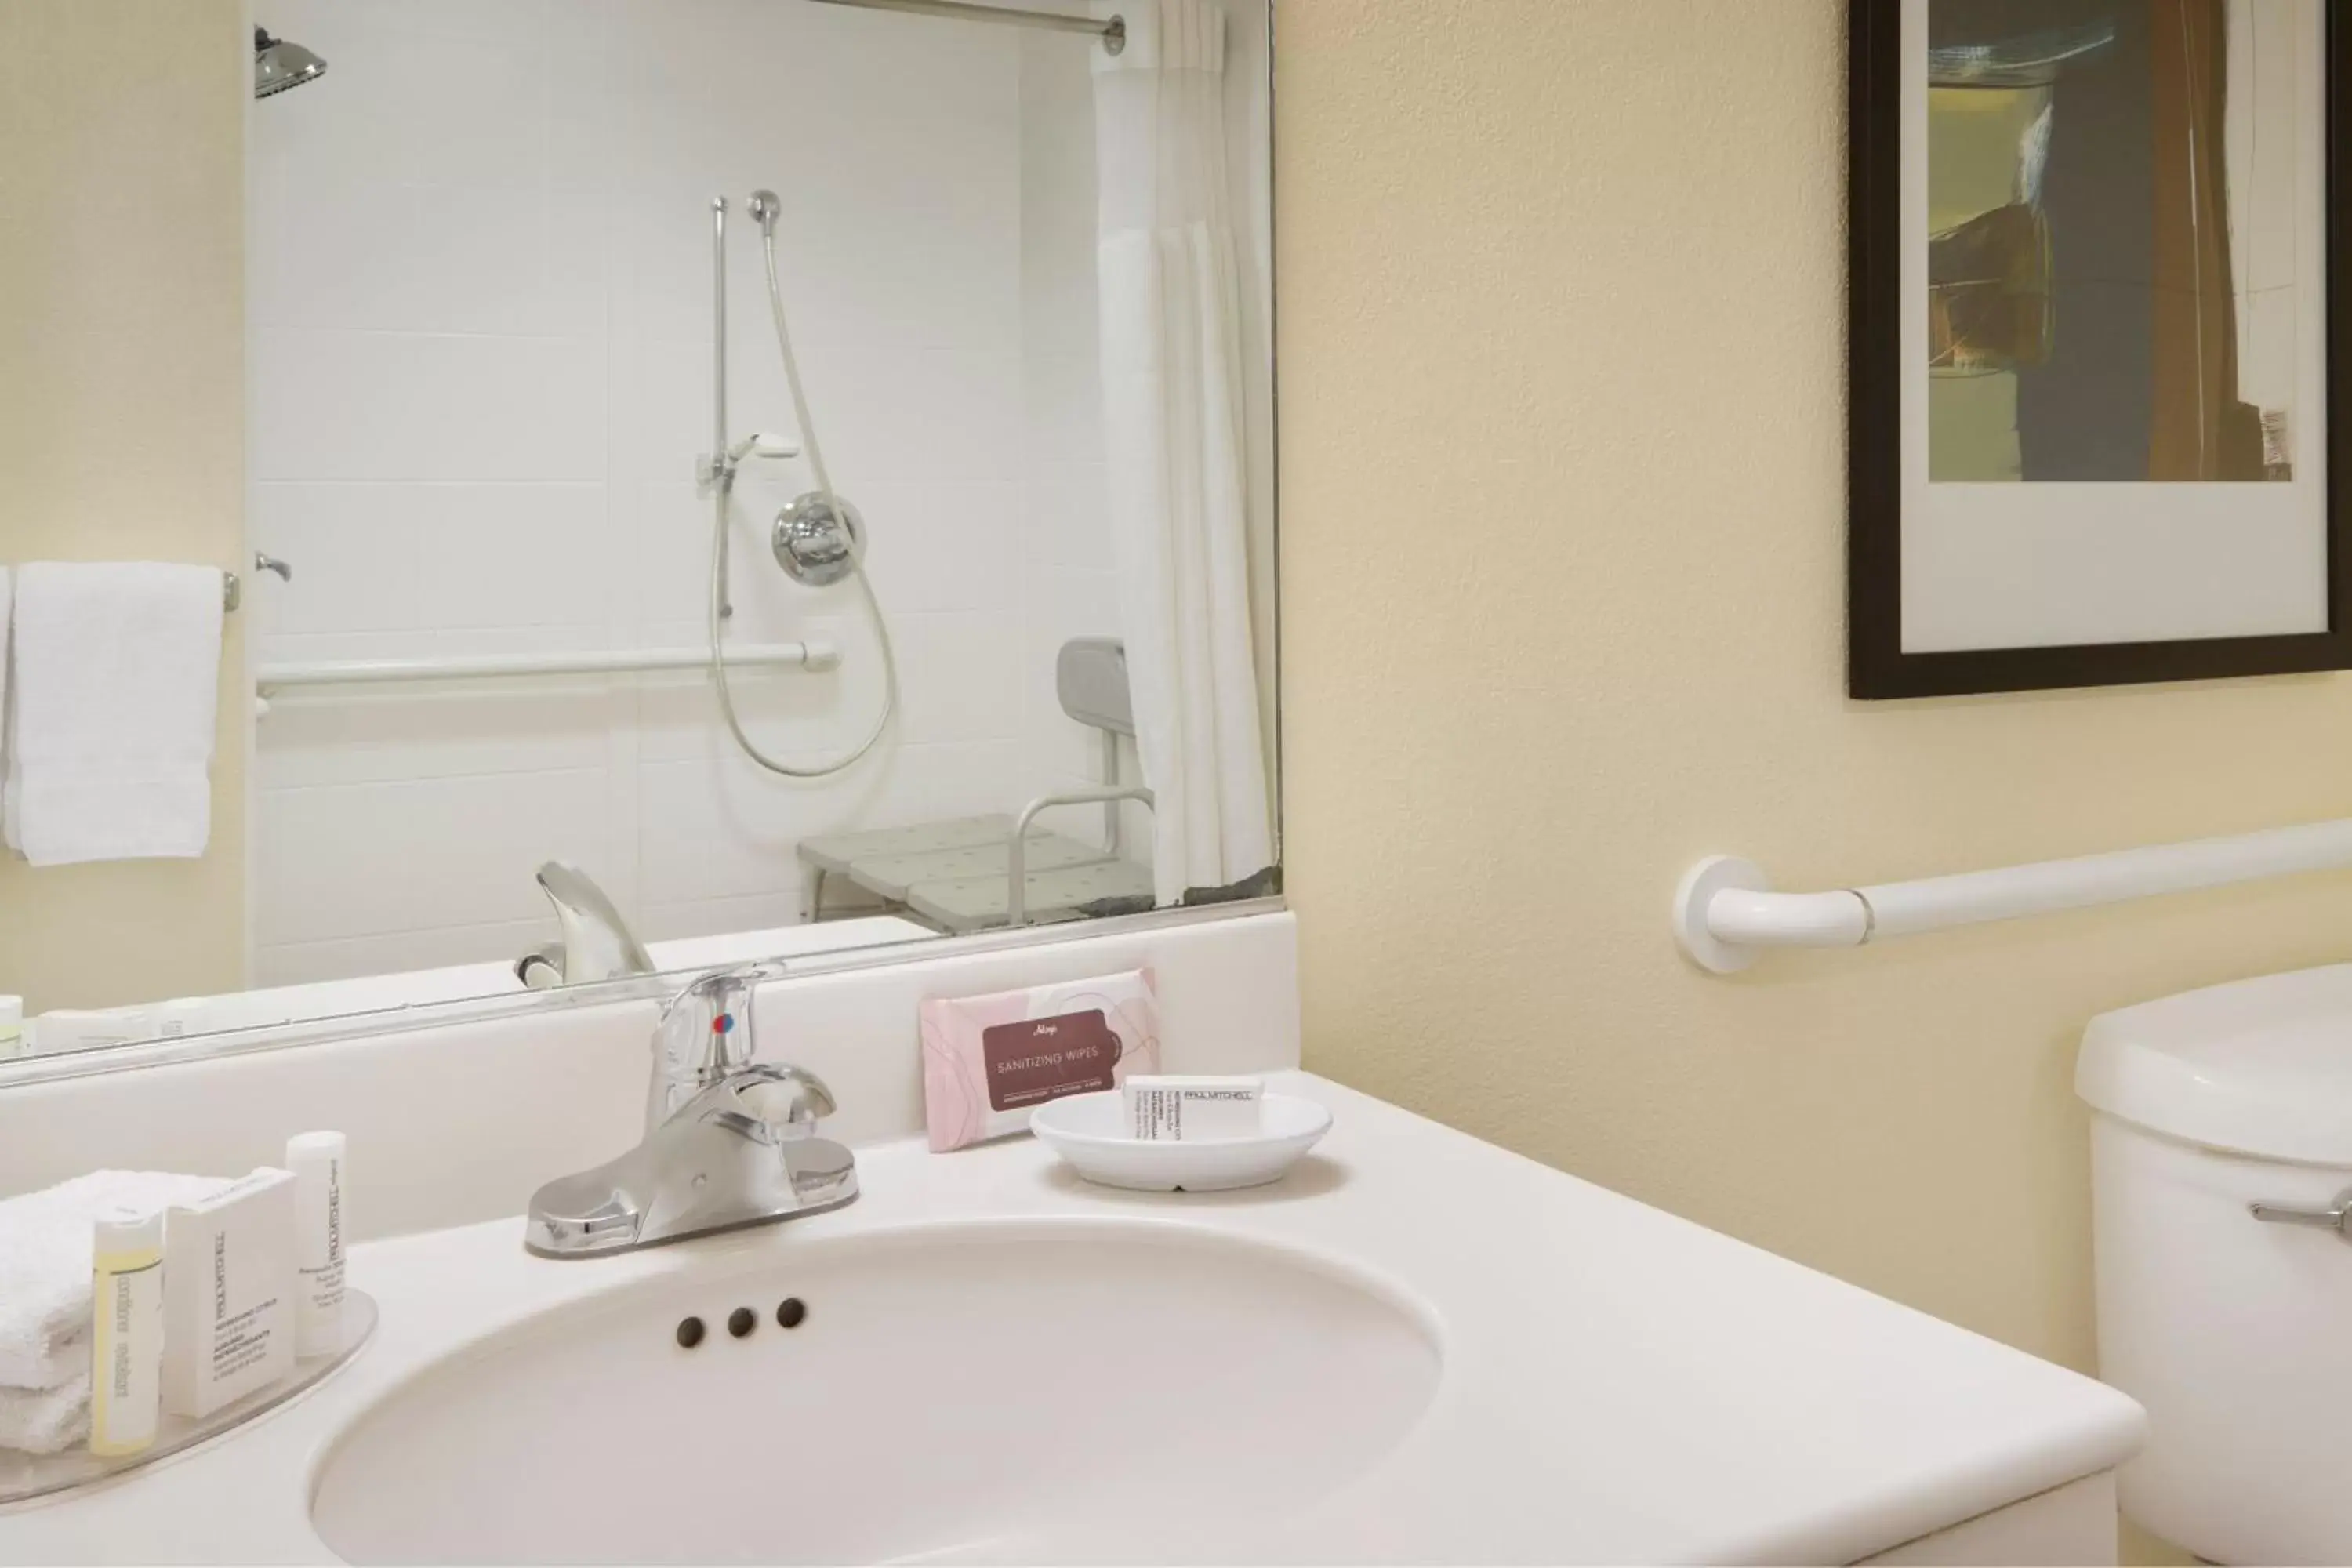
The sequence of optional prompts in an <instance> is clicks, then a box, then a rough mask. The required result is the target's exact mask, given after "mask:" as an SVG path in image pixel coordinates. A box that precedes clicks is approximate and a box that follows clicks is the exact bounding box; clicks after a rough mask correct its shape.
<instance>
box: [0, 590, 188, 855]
mask: <svg viewBox="0 0 2352 1568" xmlns="http://www.w3.org/2000/svg"><path fill="white" fill-rule="evenodd" d="M15 619H16V634H15V644H16V653H15V658H14V661H13V662H14V665H15V674H14V685H15V688H16V691H15V695H14V696H13V697H12V698H11V699H10V702H11V707H12V711H11V713H10V715H9V719H8V723H9V737H8V771H7V774H6V782H5V787H0V837H5V839H6V841H7V843H8V846H9V847H11V848H13V849H16V850H17V851H19V852H21V853H22V854H23V855H24V857H25V858H26V859H27V860H30V861H31V862H32V863H33V864H34V865H36V866H65V865H71V864H75V863H77V862H80V861H88V860H138V859H148V858H157V857H173V858H194V857H196V856H200V855H202V854H203V853H204V852H205V845H206V844H207V843H208V842H209V840H210V837H211V833H212V782H211V778H210V775H209V769H210V766H211V763H212V755H213V738H214V736H213V726H214V720H215V716H216V710H217V707H218V699H219V681H220V662H221V574H220V573H219V571H218V570H217V569H216V568H214V567H210V566H173V565H163V564H159V563H152V562H142V561H123V562H105V563H95V562H91V563H82V562H54V561H40V562H33V563H29V564H26V565H23V566H19V567H18V568H16V616H15Z"/></svg>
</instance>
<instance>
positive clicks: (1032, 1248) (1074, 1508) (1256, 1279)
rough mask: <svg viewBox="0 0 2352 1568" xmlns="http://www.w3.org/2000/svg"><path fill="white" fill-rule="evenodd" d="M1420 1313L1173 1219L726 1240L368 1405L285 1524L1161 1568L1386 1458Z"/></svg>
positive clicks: (1408, 1393) (716, 1554)
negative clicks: (306, 1513) (787, 1320)
mask: <svg viewBox="0 0 2352 1568" xmlns="http://www.w3.org/2000/svg"><path fill="white" fill-rule="evenodd" d="M780 1254H781V1255H782V1259H783V1260H780ZM547 1267H550V1268H596V1267H598V1265H595V1264H574V1263H564V1264H550V1265H547ZM787 1299H790V1300H797V1301H799V1302H800V1303H802V1304H803V1314H795V1315H800V1317H801V1321H800V1323H799V1326H798V1327H796V1328H793V1329H790V1330H787V1329H785V1328H783V1327H782V1326H780V1323H779V1321H778V1320H779V1308H780V1306H781V1305H782V1303H783V1302H784V1301H785V1300H787ZM739 1308H742V1309H748V1310H749V1311H750V1312H751V1314H752V1318H753V1321H754V1322H755V1324H756V1326H755V1327H754V1328H753V1329H752V1330H751V1332H750V1333H748V1334H747V1335H745V1336H744V1337H742V1338H740V1339H738V1338H736V1337H734V1336H733V1335H732V1334H731V1333H730V1329H729V1318H730V1314H733V1313H734V1312H735V1311H736V1310H737V1309H739ZM688 1317H695V1318H698V1319H699V1320H700V1321H701V1322H702V1324H703V1325H704V1330H705V1331H704V1333H703V1336H702V1338H701V1340H700V1342H699V1343H698V1344H696V1345H694V1346H693V1347H692V1348H687V1347H685V1346H683V1345H682V1344H681V1343H680V1340H681V1334H680V1324H681V1321H682V1320H684V1319H687V1318H688ZM1432 1321H1433V1320H1432V1318H1431V1316H1430V1314H1429V1313H1428V1312H1427V1311H1426V1310H1424V1309H1423V1308H1422V1307H1421V1306H1420V1305H1418V1304H1417V1303H1414V1302H1412V1301H1411V1300H1407V1299H1405V1298H1402V1296H1400V1295H1399V1294H1397V1293H1396V1292H1394V1291H1392V1290H1391V1289H1387V1288H1385V1287H1384V1286H1382V1285H1381V1283H1379V1282H1378V1281H1376V1280H1374V1279H1370V1277H1367V1276H1361V1275H1359V1274H1357V1273H1355V1272H1354V1271H1352V1270H1349V1269H1348V1268H1344V1267H1342V1266H1339V1265H1336V1264H1332V1263H1328V1262H1325V1261H1323V1260H1320V1259H1318V1258H1315V1257H1313V1256H1312V1255H1310V1254H1307V1253H1304V1252H1297V1251H1293V1250H1290V1249H1287V1248H1285V1247H1276V1246H1272V1245H1268V1244H1265V1243H1261V1242H1255V1241H1248V1240H1244V1239H1240V1238H1237V1237H1231V1236H1226V1235H1220V1234H1217V1233H1214V1232H1210V1231H1206V1230H1202V1229H1200V1228H1196V1227H1194V1226H1188V1225H1184V1224H1181V1223H1171V1222H1147V1221H1137V1222H1109V1223H1107V1222H1096V1221H1072V1222H1052V1221H1045V1222H1034V1221H1021V1222H1011V1223H1003V1224H994V1223H986V1222H970V1223H963V1224H955V1225H946V1226H919V1227H912V1228H908V1229H901V1230H897V1231H888V1232H882V1233H877V1234H871V1235H866V1236H859V1237H840V1238H836V1239H830V1240H824V1241H813V1242H811V1243H810V1244H808V1245H807V1246H805V1247H802V1248H798V1249H794V1248H790V1247H786V1248H781V1249H780V1248H778V1247H773V1246H769V1247H726V1246H723V1245H722V1246H721V1247H715V1248H711V1249H709V1251H708V1253H707V1254H706V1255H704V1256H699V1257H696V1258H694V1259H693V1262H692V1264H691V1265H690V1266H689V1267H688V1268H687V1269H685V1270H684V1271H682V1272H679V1273H676V1274H673V1275H672V1276H671V1277H668V1278H664V1279H654V1280H647V1281H644V1282H642V1283H641V1284H638V1285H635V1286H632V1287H629V1288H626V1289H621V1290H618V1291H615V1292H614V1293H612V1294H609V1295H605V1296H602V1297H599V1298H596V1299H594V1300H590V1301H584V1302H581V1303H578V1304H575V1305H572V1306H568V1307H564V1308H560V1309H557V1310H552V1311H550V1312H547V1313H544V1314H542V1315H541V1316H540V1317H538V1318H536V1319H533V1320H530V1321H526V1322H524V1323H522V1324H520V1325H519V1326H517V1327H516V1328H513V1329H510V1330H509V1331H506V1332H504V1333H502V1334H500V1335H499V1336H497V1337H495V1338H493V1339H490V1340H488V1341H487V1342H482V1343H480V1344H478V1345H477V1346H475V1347H473V1348H472V1349H470V1350H468V1351H466V1352H460V1353H458V1354H457V1355H455V1356H453V1357H451V1358H450V1359H448V1360H446V1361H443V1362H440V1363H435V1364H432V1365H429V1366H427V1367H426V1368H425V1370H423V1371H422V1372H420V1373H417V1374H415V1376H413V1377H411V1378H409V1379H407V1380H406V1381H405V1382H404V1383H402V1384H398V1385H395V1386H394V1389H393V1390H392V1391H391V1392H390V1393H389V1394H386V1395H385V1396H384V1397H383V1399H382V1400H381V1401H380V1402H379V1403H377V1404H376V1405H373V1407H371V1408H370V1409H368V1410H367V1411H365V1412H364V1413H362V1415H360V1416H359V1417H358V1418H357V1419H356V1420H355V1421H354V1422H353V1423H352V1425H351V1426H349V1427H348V1428H346V1430H345V1432H344V1434H343V1436H341V1439H340V1440H339V1441H338V1442H336V1443H335V1445H334V1446H333V1447H331V1450H330V1451H329V1453H328V1454H327V1456H326V1458H325V1460H324V1462H323V1463H322V1465H321V1467H320V1470H319V1473H318V1477H317V1480H316V1483H315V1486H314V1489H313V1493H312V1498H311V1517H312V1522H313V1524H314V1526H315V1527H316V1529H317V1530H318V1532H319V1534H320V1537H321V1538H322V1539H323V1540H324V1541H325V1542H326V1543H327V1545H328V1546H330V1547H331V1549H333V1550H334V1551H335V1552H337V1553H338V1554H339V1555H341V1557H343V1558H344V1559H345V1560H346V1561H349V1562H352V1563H446V1562H470V1563H489V1562H499V1563H538V1562H571V1563H604V1562H663V1561H690V1562H706V1563H716V1562H736V1563H803V1562H828V1563H856V1562H877V1561H889V1560H906V1559H920V1560H923V1561H928V1562H992V1561H1024V1562H1039V1561H1047V1560H1055V1559H1059V1560H1068V1561H1089V1562H1101V1561H1106V1560H1115V1559H1121V1558H1126V1559H1133V1558H1138V1557H1145V1556H1150V1557H1155V1558H1160V1559H1165V1558H1168V1557H1170V1556H1172V1555H1181V1554H1182V1547H1181V1542H1183V1541H1184V1540H1185V1539H1186V1537H1187V1535H1188V1533H1197V1534H1198V1536H1199V1538H1200V1539H1201V1540H1202V1541H1203V1542H1208V1541H1210V1540H1212V1539H1213V1540H1216V1541H1222V1542H1231V1541H1233V1540H1234V1538H1235V1535H1236V1531H1237V1528H1238V1529H1240V1530H1244V1531H1245V1530H1246V1528H1247V1526H1248V1523H1249V1521H1251V1520H1253V1519H1258V1520H1265V1521H1275V1520H1279V1519H1281V1518H1283V1517H1285V1516H1286V1515H1289V1514H1293V1513H1296V1512H1297V1511H1299V1510H1304V1509H1305V1508H1307V1507H1308V1506H1310V1505H1311V1504H1313V1503H1314V1502H1315V1501H1317V1500H1318V1499H1321V1498H1324V1497H1328V1495H1329V1494H1330V1493H1331V1492H1332V1491H1334V1490H1336V1489H1339V1487H1341V1486H1343V1485H1345V1484H1346V1483H1347V1482H1349V1480H1351V1479H1355V1478H1357V1477H1359V1476H1360V1475H1362V1474H1363V1473H1364V1472H1365V1471H1366V1470H1367V1469H1368V1468H1370V1467H1371V1466H1372V1465H1374V1464H1376V1463H1377V1462H1379V1461H1380V1460H1381V1458H1383V1457H1384V1456H1385V1455H1387V1454H1389V1453H1391V1451H1392V1450H1393V1449H1394V1448H1395V1447H1397V1445H1398V1444H1399V1443H1400V1442H1402V1439H1403V1438H1404V1437H1405V1436H1406V1435H1407V1433H1408V1432H1410V1431H1411V1430H1412V1427H1413V1426H1414V1424H1415V1422H1416V1421H1417V1420H1418V1419H1419V1417H1420V1416H1421V1415H1422V1413H1423V1411H1424V1410H1425V1409H1426V1408H1427V1407H1428V1405H1429V1404H1430V1402H1431V1400H1432V1398H1433V1395H1434V1394H1435V1391H1436V1389H1437V1386H1438V1378H1439V1353H1438V1346H1437V1339H1436V1334H1435V1331H1434V1330H1433V1327H1432V1326H1431V1323H1432ZM688 1337H690V1336H688Z"/></svg>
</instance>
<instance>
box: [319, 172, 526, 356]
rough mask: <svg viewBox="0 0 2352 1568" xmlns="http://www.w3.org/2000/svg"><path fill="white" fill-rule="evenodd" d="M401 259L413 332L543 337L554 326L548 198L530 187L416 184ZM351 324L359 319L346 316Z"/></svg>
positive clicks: (407, 323) (408, 321)
mask: <svg viewBox="0 0 2352 1568" xmlns="http://www.w3.org/2000/svg"><path fill="white" fill-rule="evenodd" d="M410 196H411V200H412V202H413V203H414V208H415V214H414V218H413V224H412V232H411V235H410V237H409V240H408V244H407V247H406V251H405V254H404V256H403V257H402V258H401V261H402V269H403V271H404V274H405V276H406V279H407V282H408V288H409V290H410V293H411V296H412V297H411V300H410V309H409V311H408V313H407V316H406V319H404V321H402V322H401V323H400V324H401V325H402V326H404V327H405V328H407V329H408V330H410V331H419V332H471V333H483V334H505V335H510V336H530V335H543V334H546V333H548V332H550V331H551V330H553V327H554V325H555V322H554V312H553V310H551V300H550V295H549V289H548V280H549V267H548V253H549V249H550V247H551V243H552V241H553V239H554V232H553V229H552V226H551V225H550V223H549V221H548V212H547V201H546V198H545V196H544V195H541V193H540V192H538V191H535V190H523V191H510V190H485V189H481V188H478V187H474V186H467V185H452V184H434V185H419V186H416V187H414V188H413V190H412V191H411V192H410ZM350 324H352V325H364V324H365V323H362V322H352V323H350Z"/></svg>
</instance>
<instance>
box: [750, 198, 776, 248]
mask: <svg viewBox="0 0 2352 1568" xmlns="http://www.w3.org/2000/svg"><path fill="white" fill-rule="evenodd" d="M783 210H784V204H783V203H782V201H781V200H779V199H778V198H777V195H776V193H775V192H773V191H767V190H760V191H753V192H752V193H751V216H752V219H753V220H754V221H755V222H757V223H758V224H759V226H760V232H761V234H764V235H766V236H767V237H769V238H771V239H773V238H774V237H776V218H777V216H779V215H780V214H782V211H783Z"/></svg>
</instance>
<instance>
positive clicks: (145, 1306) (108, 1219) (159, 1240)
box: [89, 1205, 163, 1457]
mask: <svg viewBox="0 0 2352 1568" xmlns="http://www.w3.org/2000/svg"><path fill="white" fill-rule="evenodd" d="M162 1406H163V1212H162V1211H161V1210H159V1209H138V1208H131V1207H128V1206H125V1205H116V1206H114V1207H112V1208H110V1209H108V1210H107V1211H106V1212H105V1213H104V1214H102V1215H99V1217H98V1220H97V1223H96V1226H95V1227H94V1231H93V1235H92V1238H91V1253H90V1339H89V1451H90V1452H91V1453H93V1454H98V1455H101V1456H107V1457H112V1456H117V1455H124V1454H136V1453H140V1452H142V1451H143V1450H144V1449H145V1448H146V1447H148V1445H149V1444H151V1443H152V1442H154V1441H155V1426H156V1421H157V1418H158V1416H159V1415H160V1414H161V1411H162Z"/></svg>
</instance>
